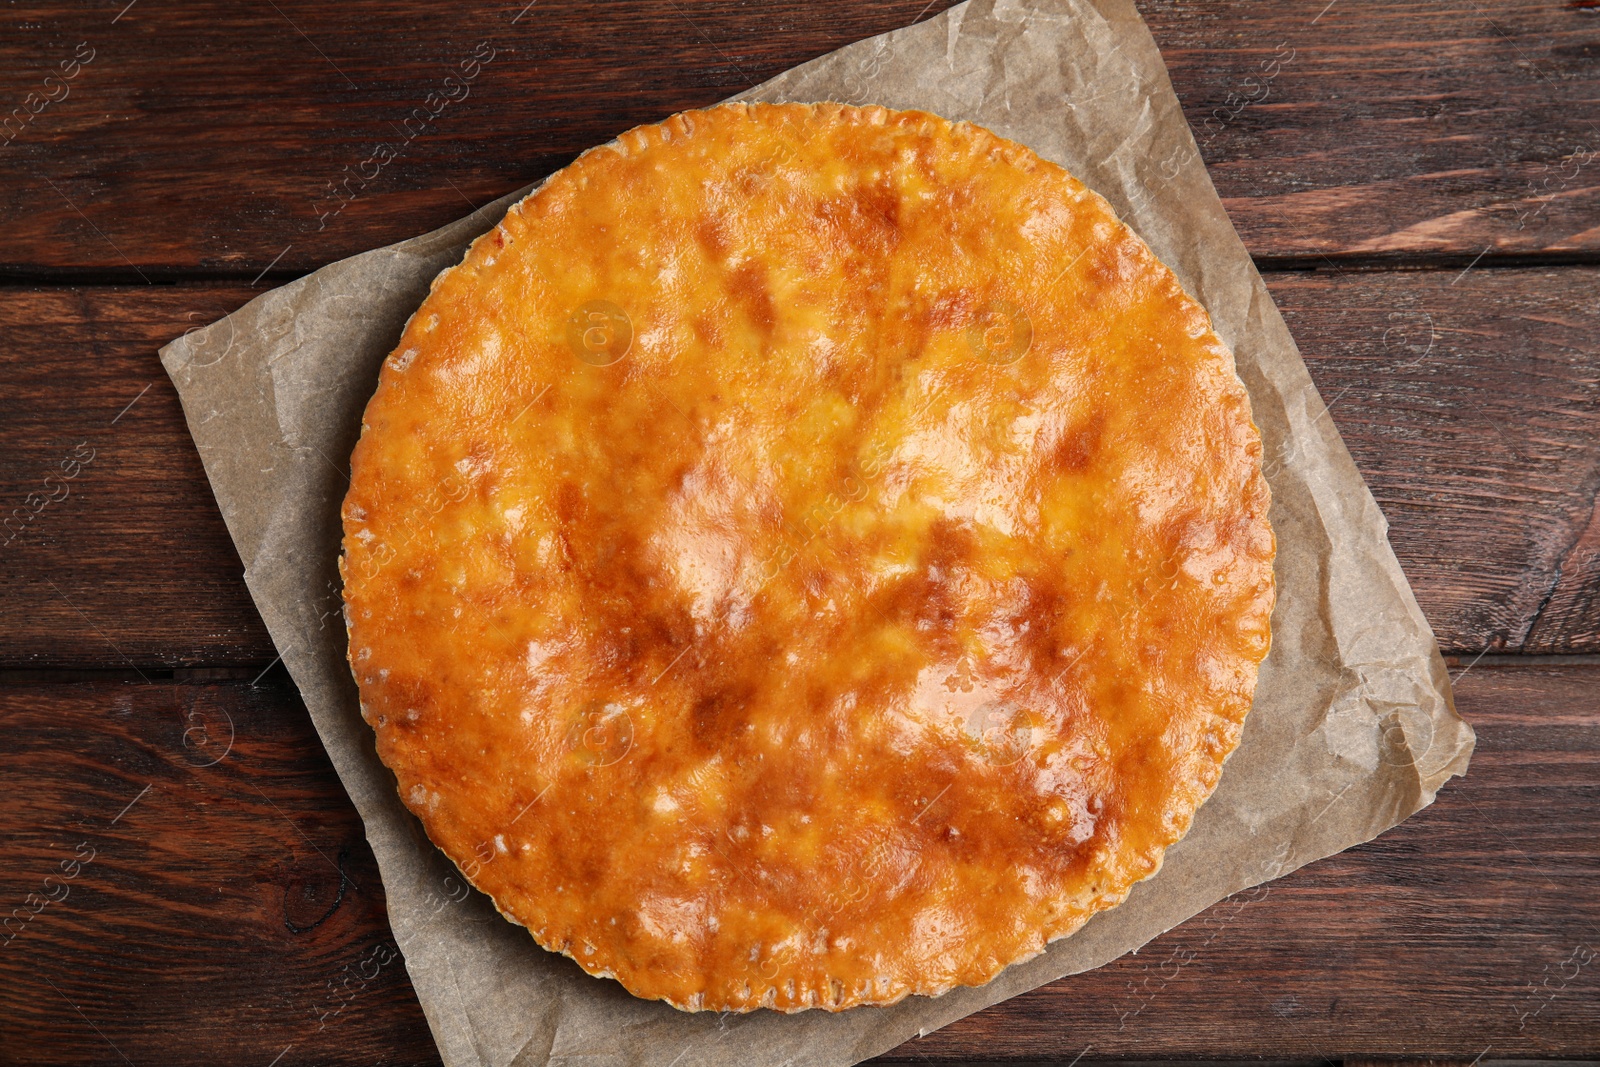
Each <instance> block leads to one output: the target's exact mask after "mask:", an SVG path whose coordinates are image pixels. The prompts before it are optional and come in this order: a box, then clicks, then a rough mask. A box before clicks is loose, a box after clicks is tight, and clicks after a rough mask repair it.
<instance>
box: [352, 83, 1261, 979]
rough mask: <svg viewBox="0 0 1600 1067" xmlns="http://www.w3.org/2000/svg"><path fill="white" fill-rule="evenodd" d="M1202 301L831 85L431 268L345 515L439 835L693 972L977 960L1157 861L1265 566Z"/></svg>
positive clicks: (1225, 717)
mask: <svg viewBox="0 0 1600 1067" xmlns="http://www.w3.org/2000/svg"><path fill="white" fill-rule="evenodd" d="M1260 453H1261V447H1260V440H1259V436H1258V434H1257V431H1256V428H1255V426H1254V425H1253V424H1252V422H1251V417H1250V404H1249V399H1248V397H1247V395H1246V393H1245V389H1244V386H1243V385H1242V384H1241V383H1240V381H1239V378H1238V377H1237V375H1236V373H1235V370H1234V364H1233V358H1232V355H1231V354H1230V352H1229V351H1228V349H1227V347H1226V346H1225V345H1224V344H1223V343H1222V342H1221V341H1220V340H1219V339H1218V338H1217V336H1216V335H1215V334H1214V333H1213V332H1212V331H1211V329H1210V325H1209V320H1208V318H1207V316H1206V313H1205V312H1204V310H1202V309H1201V307H1200V306H1199V305H1198V304H1197V303H1196V302H1195V301H1194V300H1192V299H1191V298H1190V297H1188V296H1187V295H1185V293H1184V292H1183V290H1182V288H1181V287H1180V286H1179V284H1178V282H1177V280H1176V279H1175V278H1174V277H1173V275H1172V273H1171V272H1170V271H1169V270H1167V269H1166V268H1165V267H1164V266H1162V264H1161V263H1160V262H1158V261H1157V260H1156V258H1155V257H1154V256H1153V255H1152V254H1151V252H1150V250H1149V249H1148V248H1147V247H1146V246H1145V245H1144V244H1143V242H1141V241H1140V240H1139V239H1138V238H1137V237H1136V236H1134V234H1132V233H1131V232H1130V231H1129V230H1128V229H1127V228H1126V227H1125V226H1123V225H1122V224H1121V223H1120V222H1119V221H1118V220H1117V218H1116V217H1115V216H1114V215H1113V213H1112V212H1111V210H1110V209H1109V207H1108V206H1107V204H1106V202H1105V201H1104V200H1103V199H1101V198H1100V197H1099V196H1097V195H1095V194H1094V193H1092V192H1090V191H1089V190H1088V189H1086V188H1085V187H1084V186H1083V185H1082V184H1081V183H1079V182H1078V181H1077V180H1075V179H1074V178H1073V177H1072V176H1071V175H1069V174H1068V173H1066V172H1065V171H1064V170H1062V169H1061V168H1060V167H1058V166H1055V165H1054V164H1051V163H1047V162H1045V161H1043V160H1041V159H1040V158H1038V157H1037V156H1036V155H1034V153H1032V152H1031V151H1029V150H1028V149H1026V148H1024V147H1022V146H1020V145H1017V144H1013V143H1011V142H1008V141H1005V140H1002V139H1001V138H999V137H996V136H995V135H993V134H991V133H989V132H988V131H986V130H983V129H981V128H979V127H976V126H972V125H970V124H966V123H951V122H948V121H946V120H945V119H942V118H939V117H937V116H934V115H930V114H925V113H921V112H910V111H890V110H885V109H883V108H879V107H866V108H855V107H846V106H842V105H837V104H817V105H798V104H786V105H754V106H747V105H730V106H723V107H717V108H713V109H711V110H707V111H694V112H686V113H684V114H680V115H675V116H673V117H672V118H670V119H668V120H667V121H666V122H663V123H661V124H659V125H655V126H646V127H640V128H638V129H635V130H632V131H630V132H629V133H626V134H624V135H623V136H622V137H620V138H618V139H617V140H616V141H615V142H613V143H611V144H608V145H604V146H602V147H600V148H596V149H594V150H593V151H590V152H587V153H585V154H584V155H582V156H581V157H579V158H578V160H577V161H576V162H574V163H573V164H572V165H571V166H569V167H567V168H566V169H564V170H562V171H560V172H559V173H557V174H555V175H554V176H553V177H551V178H550V179H549V181H547V182H546V183H545V184H544V185H543V186H542V187H540V188H539V189H538V191H536V192H534V193H533V194H531V195H530V196H528V197H527V198H526V199H524V200H523V201H522V202H521V203H519V204H518V205H517V206H515V207H513V208H512V209H511V210H510V212H509V213H508V214H507V215H506V217H505V220H504V221H503V222H502V223H501V224H500V225H499V226H497V227H495V229H493V230H492V231H490V232H489V233H487V234H485V235H484V236H483V237H481V238H480V239H479V240H478V241H477V242H476V243H474V244H473V246H472V248H471V250H470V251H469V252H468V253H467V255H466V258H465V259H464V260H463V261H462V263H461V264H460V265H459V266H457V267H455V268H453V269H451V270H448V271H445V272H444V273H443V274H441V275H440V276H439V277H438V279H437V280H436V281H435V282H434V284H433V289H432V292H431V293H430V295H429V296H428V298H427V299H426V300H425V301H424V302H423V304H422V306H421V307H420V308H419V309H418V311H417V312H416V314H415V316H414V317H413V318H412V319H411V321H410V323H409V324H408V325H407V326H406V328H405V332H404V334H403V336H402V337H401V339H400V342H399V345H398V346H397V347H396V348H395V350H394V353H393V354H392V355H391V356H390V357H389V358H388V361H387V362H386V363H385V365H384V367H383V371H382V374H381V376H380V380H379V384H378V389H377V394H376V395H375V396H374V397H373V399H372V401H371V403H370V404H369V405H368V407H367V410H366V416H365V419H364V421H363V424H362V434H361V440H360V443H359V445H358V446H357V447H356V450H355V455H354V458H353V461H352V471H351V485H350V492H349V496H348V498H347V499H346V501H345V504H344V513H343V514H344V529H345V540H344V558H343V560H342V566H341V569H342V573H343V575H344V581H345V599H346V613H347V619H348V625H349V635H350V663H351V667H352V669H353V671H354V673H355V677H356V681H357V683H358V685H359V687H360V694H361V710H362V714H363V715H364V716H365V718H366V720H367V721H368V722H369V723H370V724H371V725H372V727H373V729H374V730H375V731H376V733H377V749H378V754H379V756H380V757H381V758H382V759H383V761H384V762H385V763H386V764H387V765H388V766H389V767H390V768H391V769H392V770H393V771H394V774H395V777H396V778H397V779H398V784H399V789H400V795H401V797H402V798H403V799H404V801H405V803H406V805H407V806H408V807H409V808H410V809H411V810H412V811H413V812H415V813H416V815H417V817H418V818H420V819H421V821H422V823H423V825H424V826H425V827H426V828H427V832H428V835H429V836H430V837H431V838H432V840H433V841H434V842H435V843H436V844H437V845H438V846H439V848H441V849H442V850H443V851H444V852H445V854H446V855H448V856H449V857H450V858H451V859H452V860H454V861H455V862H456V864H458V865H459V866H460V867H461V869H462V871H463V872H464V873H465V874H466V876H467V877H468V878H469V879H470V881H471V882H472V884H473V885H475V886H476V887H477V888H478V889H480V890H482V891H483V892H484V893H486V894H488V895H489V896H490V897H491V898H493V900H494V902H495V904H496V906H497V907H498V908H499V909H500V911H501V912H502V913H503V914H504V915H505V916H506V917H507V918H509V919H511V920H512V921H514V922H517V923H520V924H522V925H524V926H526V927H527V928H528V929H529V931H531V933H532V934H533V936H534V938H535V939H536V940H537V941H538V943H539V944H541V945H543V946H544V947H545V948H548V949H551V950H554V951H557V952H563V953H566V954H568V955H570V956H571V957H572V958H573V959H575V960H576V961H577V962H578V963H579V965H581V966H582V967H583V968H584V969H585V970H587V971H588V972H590V973H591V974H595V975H601V976H608V977H612V978H615V979H616V980H617V981H619V982H621V983H622V985H623V986H625V987H626V988H627V989H628V990H629V991H630V992H632V993H634V994H636V995H638V996H640V997H651V998H659V999H662V1000H665V1001H668V1002H669V1003H671V1004H673V1005H675V1006H677V1007H679V1008H685V1009H689V1010H699V1009H714V1010H718V1011H743V1010H748V1009H752V1008H757V1007H767V1008H776V1009H779V1010H783V1011H796V1010H800V1009H805V1008H811V1007H821V1008H828V1009H835V1010H837V1009H843V1008H848V1007H851V1006H853V1005H858V1004H888V1003H891V1002H893V1001H896V1000H898V999H900V998H901V997H903V996H905V995H906V994H908V993H918V994H926V995H933V994H937V993H940V992H943V991H945V990H948V989H950V988H952V987H953V986H957V985H971V984H977V983H981V982H985V981H988V980H989V979H991V978H993V977H994V976H995V974H996V973H997V972H999V971H1000V970H1001V969H1002V968H1004V967H1006V966H1007V965H1009V964H1012V963H1015V962H1017V961H1019V960H1023V959H1027V958H1028V957H1030V956H1033V955H1035V954H1037V953H1038V952H1040V951H1041V950H1042V949H1043V948H1044V946H1045V944H1046V943H1047V942H1049V941H1051V940H1052V939H1055V938H1059V937H1063V936H1065V935H1067V934H1069V933H1071V932H1072V931H1074V930H1076V929H1077V928H1078V927H1079V926H1081V925H1082V924H1083V923H1084V921H1085V920H1086V919H1088V918H1089V917H1090V916H1091V915H1092V914H1094V913H1095V912H1096V911H1100V910H1103V909H1105V908H1109V907H1111V906H1113V905H1115V904H1116V903H1118V902H1119V901H1121V900H1122V899H1123V898H1124V897H1125V896H1126V895H1127V893H1128V891H1129V889H1130V887H1131V886H1132V885H1133V884H1134V883H1135V882H1137V881H1139V880H1140V879H1142V878H1145V877H1148V876H1149V875H1151V874H1152V873H1154V872H1155V870H1156V869H1157V868H1158V867H1159V866H1160V864H1161V858H1162V853H1163V851H1164V850H1165V849H1166V848H1167V847H1168V846H1169V845H1171V844H1172V843H1173V842H1174V841H1176V840H1178V838H1179V837H1181V836H1182V835H1183V834H1184V832H1185V831H1186V830H1187V828H1188V827H1189V824H1190V820H1191V819H1192V817H1193V816H1194V813H1195V809H1196V808H1197V807H1198V806H1199V804H1200V803H1201V802H1202V801H1203V800H1204V799H1205V798H1206V797H1207V796H1208V795H1209V794H1210V793H1211V791H1212V789H1213V787H1214V786H1215V785H1216V783H1217V779H1218V775H1219V774H1220V773H1221V770H1222V764H1223V760H1224V759H1225V758H1226V757H1227V755H1228V753H1229V752H1230V751H1231V750H1232V749H1233V748H1234V746H1235V744H1236V743H1237V742H1238V739H1239V733H1240V729H1241V726H1242V724H1243V722H1244V719H1245V714H1246V712H1247V711H1248V710H1249V708H1250V703H1251V697H1252V693H1253V690H1254V687H1255V680H1256V671H1257V666H1258V664H1259V663H1260V661H1261V659H1262V657H1263V656H1264V655H1265V653H1266V651H1267V646H1268V642H1269V615H1270V613H1271V609H1272V603H1273V577H1272V560H1273V551H1274V544H1273V536H1272V532H1271V528H1270V527H1269V526H1268V523H1267V508H1268V490H1267V486H1266V483H1265V481H1264V480H1263V478H1262V475H1261V463H1260Z"/></svg>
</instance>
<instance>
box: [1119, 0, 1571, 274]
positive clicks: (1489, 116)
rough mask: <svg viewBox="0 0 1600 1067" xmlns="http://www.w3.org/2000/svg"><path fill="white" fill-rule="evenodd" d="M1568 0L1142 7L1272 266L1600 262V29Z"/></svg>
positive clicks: (1256, 249) (1232, 198)
mask: <svg viewBox="0 0 1600 1067" xmlns="http://www.w3.org/2000/svg"><path fill="white" fill-rule="evenodd" d="M1586 8H1587V5H1582V4H1576V3H1567V2H1562V0H1494V2H1491V0H1448V2H1439V0H1409V2H1406V0H1402V2H1384V0H1356V2H1351V0H1335V2H1334V3H1329V2H1328V0H1308V2H1306V3H1291V4H1272V5H1261V4H1254V3H1250V2H1249V0H1202V2H1200V3H1192V2H1190V0H1147V2H1142V3H1141V4H1140V9H1141V11H1143V13H1144V16H1145V19H1146V20H1147V21H1148V22H1149V24H1150V28H1151V31H1152V32H1153V33H1154V35H1155V38H1156V41H1157V43H1158V44H1159V45H1160V46H1161V49H1162V55H1163V56H1164V57H1165V58H1166V61H1167V65H1168V66H1169V67H1170V68H1171V70H1172V80H1173V84H1174V87H1175V88H1176V89H1177V91H1178V96H1179V98H1180V99H1181V100H1182V101H1183V105H1184V113H1185V114H1186V115H1187V116H1188V118H1189V123H1190V126H1191V128H1192V129H1193V130H1194V131H1195V138H1196V140H1197V141H1199V142H1200V143H1201V144H1202V146H1203V147H1202V154H1203V155H1204V157H1205V159H1206V162H1207V164H1208V165H1209V166H1210V169H1211V177H1212V180H1213V182H1215V184H1216V186H1217V191H1218V192H1219V193H1221V195H1222V197H1223V202H1224V203H1225V204H1226V205H1227V208H1228V214H1229V215H1230V216H1231V217H1232V218H1233V222H1234V225H1235V226H1236V227H1237V228H1238V230H1239V232H1240V234H1241V235H1242V236H1243V237H1244V240H1245V243H1246V245H1248V246H1249V248H1250V250H1251V251H1252V252H1253V253H1254V254H1255V255H1257V256H1258V257H1259V256H1264V257H1291V258H1304V257H1312V258H1314V259H1319V258H1320V257H1322V256H1339V255H1353V256H1376V257H1394V258H1396V259H1400V258H1404V257H1413V258H1414V257H1418V256H1464V257H1465V259H1466V260H1470V259H1472V258H1474V257H1476V256H1477V255H1479V254H1480V253H1484V252H1487V253H1489V254H1491V255H1496V254H1502V253H1511V252H1517V253H1542V254H1547V255H1548V254H1561V253H1593V252H1594V251H1595V250H1596V248H1597V247H1600V109H1596V108H1595V106H1594V100H1595V95H1596V92H1597V90H1600V21H1597V20H1596V18H1595V16H1594V12H1593V11H1592V10H1587V9H1586Z"/></svg>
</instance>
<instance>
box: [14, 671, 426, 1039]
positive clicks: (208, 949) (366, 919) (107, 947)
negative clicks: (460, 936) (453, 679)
mask: <svg viewBox="0 0 1600 1067" xmlns="http://www.w3.org/2000/svg"><path fill="white" fill-rule="evenodd" d="M0 723H3V724H4V729H5V734H6V741H7V743H6V746H5V751H4V752H3V754H0V767H3V768H4V769H3V771H0V780H4V781H5V782H6V783H7V785H8V794H9V802H8V803H7V804H6V805H4V807H3V809H0V841H3V842H4V844H3V845H0V850H3V854H4V858H3V859H0V872H3V873H0V882H3V886H4V893H5V895H4V897H3V898H0V915H4V916H6V917H8V918H10V920H11V921H10V922H9V923H8V924H7V925H6V927H5V929H4V931H3V932H0V975H3V977H0V1005H3V1010H0V1016H3V1017H0V1048H3V1049H4V1050H5V1053H4V1055H3V1056H0V1059H3V1060H4V1062H5V1063H7V1064H15V1065H21V1064H27V1063H79V1064H99V1063H105V1064H118V1065H122V1067H125V1061H124V1059H123V1057H127V1059H128V1060H131V1061H133V1062H136V1063H170V1064H200V1063H216V1062H230V1063H252V1064H267V1063H271V1062H273V1060H274V1057H277V1056H278V1055H279V1054H280V1053H282V1052H283V1050H284V1049H285V1048H288V1047H290V1046H293V1048H292V1049H291V1051H290V1053H289V1054H288V1055H286V1056H285V1057H284V1059H283V1060H281V1061H279V1063H280V1067H287V1065H293V1064H304V1063H310V1062H316V1061H319V1060H321V1061H328V1060H330V1059H332V1060H336V1061H337V1062H339V1063H350V1064H358V1063H364V1064H370V1063H391V1062H396V1061H398V1062H409V1063H421V1062H429V1061H430V1060H434V1059H435V1058H436V1055H437V1053H436V1052H435V1050H434V1047H433V1043H432V1039H431V1038H430V1036H429V1034H428V1030H427V1025H426V1023H425V1022H424V1021H423V1019H422V1015H421V1011H420V1009H419V1008H418V1006H417V1003H416V995H415V994H414V993H413V992H412V990H411V986H410V983H409V981H408V980H407V978H406V975H405V968H404V967H403V965H402V962H401V961H400V960H399V959H394V958H390V957H391V955H392V953H393V951H394V947H393V941H392V940H391V938H390V934H389V929H388V920H387V917H386V911H385V907H384V896H383V883H382V880H381V879H380V878H379V877H378V871H377V865H376V863H375V862H374V860H373V858H372V853H371V850H370V849H369V848H368V847H367V843H366V838H365V835H364V833H363V830H362V826H361V821H360V819H359V817H358V816H357V815H356V813H355V809H354V808H353V807H351V805H350V800H349V798H348V796H346V794H345V793H344V791H343V789H342V788H341V787H340V785H339V782H338V779H337V777H336V776H335V775H334V773H333V768H332V767H331V766H330V765H329V763H328V759H327V755H326V753H325V752H324V751H323V749H322V746H321V744H320V742H319V741H318V740H317V737H316V734H315V732H314V731H313V730H312V728H311V723H310V720H309V719H308V718H307V717H306V714H305V709H304V706H303V705H301V704H300V702H299V698H298V696H297V695H296V693H295V692H294V690H293V688H292V687H291V686H290V685H289V684H288V681H287V676H281V677H275V678H272V679H269V680H268V681H267V683H266V684H264V685H263V686H262V687H260V688H253V687H251V686H250V685H248V684H246V683H241V682H233V683H226V684H215V683H213V684H205V683H173V682H151V683H145V682H141V681H138V680H137V679H135V680H134V681H133V682H123V683H118V682H110V683H85V684H78V685H15V684H10V685H0ZM66 739H70V743H66ZM74 864H76V865H74ZM30 894H32V895H33V896H32V897H31V898H30ZM14 909H16V910H14ZM8 938H9V940H7V939H8ZM180 1035H181V1036H180Z"/></svg>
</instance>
